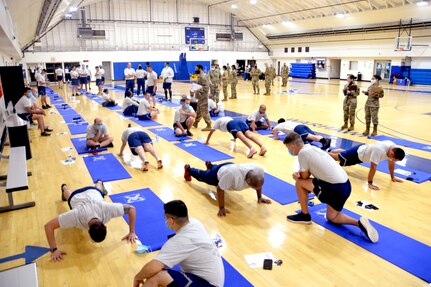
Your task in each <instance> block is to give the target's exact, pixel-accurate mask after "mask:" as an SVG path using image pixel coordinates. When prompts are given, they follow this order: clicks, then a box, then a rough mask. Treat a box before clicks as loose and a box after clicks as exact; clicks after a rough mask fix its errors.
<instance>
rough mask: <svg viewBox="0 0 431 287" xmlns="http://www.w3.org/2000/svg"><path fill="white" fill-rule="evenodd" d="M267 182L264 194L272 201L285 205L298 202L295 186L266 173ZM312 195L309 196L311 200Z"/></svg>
mask: <svg viewBox="0 0 431 287" xmlns="http://www.w3.org/2000/svg"><path fill="white" fill-rule="evenodd" d="M264 178H265V182H264V184H263V187H262V193H263V194H264V195H266V196H268V197H269V198H271V199H272V200H275V201H277V202H278V203H280V204H282V205H285V204H289V203H292V202H296V201H298V196H297V195H296V189H295V186H294V185H293V184H291V183H288V182H286V181H284V180H281V179H279V178H277V177H275V176H273V175H270V174H269V173H266V172H265V177H264ZM313 197H314V195H313V194H312V193H310V194H309V198H313Z"/></svg>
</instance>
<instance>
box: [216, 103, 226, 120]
mask: <svg viewBox="0 0 431 287" xmlns="http://www.w3.org/2000/svg"><path fill="white" fill-rule="evenodd" d="M217 107H218V109H219V111H220V112H219V116H220V117H224V104H223V103H218V104H217Z"/></svg>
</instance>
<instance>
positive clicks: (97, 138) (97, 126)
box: [86, 118, 114, 149]
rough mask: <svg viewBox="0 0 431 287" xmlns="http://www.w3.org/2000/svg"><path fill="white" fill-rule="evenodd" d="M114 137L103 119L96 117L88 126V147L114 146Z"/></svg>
mask: <svg viewBox="0 0 431 287" xmlns="http://www.w3.org/2000/svg"><path fill="white" fill-rule="evenodd" d="M113 141H114V138H113V137H111V136H109V134H108V129H107V128H106V126H105V125H104V124H103V121H102V119H100V118H95V119H94V123H93V124H92V125H88V126H87V141H86V144H87V148H88V149H92V148H98V147H113V146H114V145H113V144H112V142H113Z"/></svg>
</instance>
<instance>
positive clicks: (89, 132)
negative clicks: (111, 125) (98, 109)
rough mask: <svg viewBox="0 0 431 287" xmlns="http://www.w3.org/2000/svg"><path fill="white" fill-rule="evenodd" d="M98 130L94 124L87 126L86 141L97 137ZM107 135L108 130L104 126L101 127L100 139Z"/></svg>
mask: <svg viewBox="0 0 431 287" xmlns="http://www.w3.org/2000/svg"><path fill="white" fill-rule="evenodd" d="M97 132H98V130H97V129H96V126H95V125H94V124H91V125H88V126H87V139H92V138H94V137H95V136H96V135H97ZM107 134H108V128H107V127H106V125H103V128H102V133H101V134H100V138H103V137H104V136H106V135H107Z"/></svg>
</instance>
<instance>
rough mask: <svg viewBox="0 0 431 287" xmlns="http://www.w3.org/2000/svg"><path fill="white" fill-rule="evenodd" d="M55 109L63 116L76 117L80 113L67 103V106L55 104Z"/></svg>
mask: <svg viewBox="0 0 431 287" xmlns="http://www.w3.org/2000/svg"><path fill="white" fill-rule="evenodd" d="M56 108H57V111H58V113H59V114H60V115H62V116H65V115H75V116H77V117H79V116H80V115H79V114H78V113H77V112H76V111H75V110H74V109H73V108H72V107H70V106H69V105H67V106H64V107H63V106H61V105H57V106H56Z"/></svg>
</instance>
